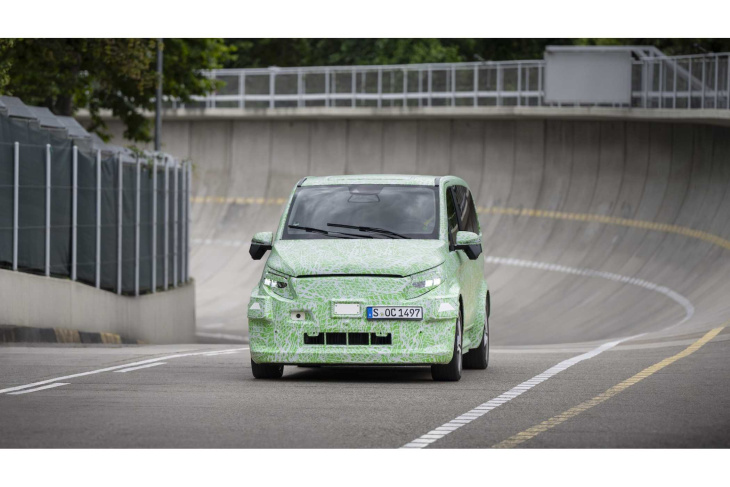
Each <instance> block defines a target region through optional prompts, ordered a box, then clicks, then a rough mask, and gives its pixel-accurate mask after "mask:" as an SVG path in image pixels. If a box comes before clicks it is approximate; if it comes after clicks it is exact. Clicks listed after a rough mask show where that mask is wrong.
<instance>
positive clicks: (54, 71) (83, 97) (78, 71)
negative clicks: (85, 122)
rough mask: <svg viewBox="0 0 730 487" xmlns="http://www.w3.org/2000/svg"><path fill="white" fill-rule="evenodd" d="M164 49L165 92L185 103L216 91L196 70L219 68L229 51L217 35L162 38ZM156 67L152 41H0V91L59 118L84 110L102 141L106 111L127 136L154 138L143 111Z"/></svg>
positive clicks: (151, 103) (151, 93)
mask: <svg viewBox="0 0 730 487" xmlns="http://www.w3.org/2000/svg"><path fill="white" fill-rule="evenodd" d="M163 46H164V54H165V63H164V84H163V91H164V93H165V95H167V96H171V97H175V98H179V99H181V100H183V101H187V100H189V99H190V96H192V95H202V94H205V93H207V92H209V91H210V90H212V89H214V88H215V85H214V82H213V81H211V80H209V79H207V78H205V77H204V76H202V74H201V73H200V70H201V69H213V68H218V67H221V66H222V63H223V62H225V61H227V60H228V59H229V57H231V56H232V52H233V48H230V47H228V46H226V45H225V44H224V43H223V41H222V40H221V39H167V40H165V41H164V43H163ZM3 66H6V73H7V77H8V79H7V80H6V83H5V85H3V84H2V73H3ZM155 69H156V41H155V40H154V39H15V40H14V44H13V45H12V47H11V48H6V49H3V48H2V45H0V90H2V91H3V92H6V93H11V94H13V95H14V96H18V97H20V98H21V99H22V100H23V101H24V102H25V103H28V104H30V105H41V106H45V107H48V108H49V109H51V111H53V113H55V114H57V115H73V114H74V113H75V112H76V111H77V110H78V109H80V108H87V109H88V110H89V112H90V115H91V125H90V126H89V127H88V128H89V130H91V131H94V132H97V133H98V134H99V135H100V136H101V137H102V138H104V139H107V140H108V138H109V134H108V133H107V132H106V124H105V123H104V120H103V119H102V117H101V113H102V111H103V110H110V111H111V112H112V114H113V115H114V116H115V117H117V118H119V119H120V120H121V121H122V122H123V123H124V124H125V132H124V137H125V138H127V139H128V140H132V141H137V142H147V141H150V140H151V138H152V134H151V125H152V124H151V121H150V120H149V119H148V118H147V117H145V115H144V112H145V111H146V110H153V109H154V97H155V88H156V80H157V77H156V76H157V75H156V71H155Z"/></svg>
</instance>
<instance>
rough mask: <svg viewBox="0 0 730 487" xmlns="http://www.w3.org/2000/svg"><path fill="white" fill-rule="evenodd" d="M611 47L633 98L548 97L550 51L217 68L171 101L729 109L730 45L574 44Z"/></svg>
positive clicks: (265, 105) (202, 104)
mask: <svg viewBox="0 0 730 487" xmlns="http://www.w3.org/2000/svg"><path fill="white" fill-rule="evenodd" d="M549 49H550V48H548V51H546V52H549ZM609 49H623V50H624V51H626V52H628V53H629V54H630V55H631V60H630V63H631V66H630V74H631V75H630V77H629V76H627V77H626V80H625V83H626V86H625V89H626V92H627V94H628V97H629V101H628V102H626V103H584V102H582V101H578V100H576V101H573V102H572V103H571V102H567V103H562V102H561V103H549V102H547V101H546V98H545V71H546V63H549V62H550V58H549V56H547V55H546V59H545V60H529V61H500V62H492V61H488V62H470V63H445V64H410V65H384V66H331V67H301V68H279V67H270V68H263V69H218V70H213V71H207V72H205V74H206V75H207V76H208V77H210V78H212V79H216V80H218V81H220V82H221V84H222V86H221V87H220V88H219V89H218V90H217V91H216V92H214V93H211V94H209V95H207V96H197V97H193V100H192V101H191V102H189V103H187V104H181V103H178V102H177V101H175V100H167V101H166V106H167V107H168V108H193V109H195V108H239V109H273V108H302V107H342V108H358V107H369V108H391V107H444V106H446V107H485V106H576V105H580V106H624V107H634V108H670V109H702V108H704V109H727V110H730V75H728V65H729V64H730V53H717V54H705V55H694V56H665V55H664V54H662V53H661V51H659V50H657V49H656V48H653V47H650V46H649V47H647V46H626V47H616V48H605V47H601V48H591V47H580V48H576V49H575V50H576V51H577V50H580V51H582V52H587V53H594V54H595V55H596V56H599V53H600V52H605V51H607V50H609ZM586 69H590V68H589V66H586ZM629 78H630V79H629ZM566 81H567V80H566ZM558 82H560V81H558Z"/></svg>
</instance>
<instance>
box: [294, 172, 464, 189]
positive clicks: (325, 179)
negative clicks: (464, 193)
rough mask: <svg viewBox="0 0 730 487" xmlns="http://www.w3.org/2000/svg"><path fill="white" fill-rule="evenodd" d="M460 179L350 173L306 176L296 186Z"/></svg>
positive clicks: (418, 183)
mask: <svg viewBox="0 0 730 487" xmlns="http://www.w3.org/2000/svg"><path fill="white" fill-rule="evenodd" d="M451 179H455V180H459V181H460V182H461V180H460V179H459V178H455V177H454V176H424V175H416V174H352V175H340V176H308V177H306V178H304V179H303V180H302V181H300V182H299V184H298V186H324V185H335V184H394V185H413V186H437V185H438V184H439V182H446V180H451Z"/></svg>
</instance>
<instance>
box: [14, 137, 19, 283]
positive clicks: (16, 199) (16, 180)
mask: <svg viewBox="0 0 730 487" xmlns="http://www.w3.org/2000/svg"><path fill="white" fill-rule="evenodd" d="M19 201H20V142H15V143H14V144H13V270H14V271H17V270H18V226H19V223H20V220H18V210H19V208H18V202H19Z"/></svg>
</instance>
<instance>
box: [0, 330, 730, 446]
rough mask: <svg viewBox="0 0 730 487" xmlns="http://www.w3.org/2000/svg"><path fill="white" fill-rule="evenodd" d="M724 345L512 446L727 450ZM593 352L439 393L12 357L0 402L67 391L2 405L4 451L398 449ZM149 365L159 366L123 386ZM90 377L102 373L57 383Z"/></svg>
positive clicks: (495, 435)
mask: <svg viewBox="0 0 730 487" xmlns="http://www.w3.org/2000/svg"><path fill="white" fill-rule="evenodd" d="M701 336H702V334H693V335H691V336H684V337H678V338H677V339H673V340H671V341H654V340H652V341H647V340H643V341H641V340H634V341H628V342H623V343H622V344H619V345H617V346H616V347H614V348H612V349H609V350H606V351H604V352H602V353H600V354H599V355H596V356H594V357H592V358H589V359H586V360H583V361H582V362H579V363H577V364H575V365H573V366H571V367H570V368H568V369H566V370H563V371H561V372H559V373H557V374H555V375H554V376H552V377H551V378H549V379H546V380H545V381H543V382H541V383H540V384H538V385H536V386H534V387H533V388H532V389H530V390H527V391H526V392H524V393H522V394H520V395H518V396H517V397H514V398H512V399H510V400H508V401H506V402H504V403H502V404H500V405H499V406H497V407H495V408H494V409H492V410H490V411H489V412H488V413H486V414H484V415H482V416H481V417H478V418H476V419H473V420H471V421H469V422H468V423H466V424H464V425H463V426H461V427H460V428H458V429H457V430H455V431H453V432H451V433H449V434H447V435H445V436H443V437H442V438H438V439H436V440H435V441H433V442H432V443H429V444H428V447H429V448H449V447H450V448H456V447H470V448H471V447H473V448H487V447H493V446H495V445H498V444H500V442H503V441H505V440H507V439H509V438H510V437H512V436H514V435H516V434H517V433H520V432H522V431H524V430H527V429H529V428H531V427H533V426H535V425H538V424H540V423H541V422H543V421H545V420H547V419H549V418H551V417H554V416H556V415H559V414H561V413H563V412H565V411H566V410H569V409H570V408H573V407H575V406H576V405H578V404H580V403H583V402H584V401H588V400H590V399H592V398H594V397H595V396H597V395H600V394H601V393H604V392H605V391H606V390H608V389H610V388H611V387H613V386H615V385H616V384H618V383H621V382H622V381H624V380H626V379H627V378H629V377H631V376H633V375H635V374H637V373H639V372H641V371H642V370H644V369H645V368H647V367H649V366H651V365H653V364H656V363H658V362H660V361H662V360H664V359H665V358H667V357H671V356H673V355H675V354H677V353H678V352H680V351H682V350H684V349H686V348H687V347H688V346H689V345H690V344H691V343H693V342H695V341H696V340H697V339H698V338H700V337H701ZM729 340H730V330H729V329H727V328H726V329H724V330H723V331H722V332H721V333H720V334H719V335H717V336H716V337H714V339H713V340H711V341H710V342H709V343H707V344H705V345H704V346H702V347H701V348H700V349H699V350H698V351H696V352H695V353H693V354H691V355H689V356H687V357H684V358H681V359H679V360H677V361H676V362H675V363H673V364H671V365H669V366H667V367H666V368H665V369H663V370H661V371H659V372H656V373H654V374H652V375H650V376H649V377H647V378H645V379H643V380H642V381H641V382H638V383H636V384H634V385H632V386H630V387H629V388H627V389H625V390H623V391H622V392H620V393H619V394H617V395H616V396H613V397H611V398H610V399H608V400H606V401H605V402H603V403H601V404H598V405H596V406H595V407H593V408H591V409H589V410H586V411H584V412H582V413H581V414H578V415H577V416H575V417H572V418H571V419H568V420H567V421H565V422H563V423H562V424H559V425H558V426H555V427H554V428H552V429H550V430H548V431H544V432H542V433H540V434H538V435H537V436H535V437H533V438H531V439H529V440H528V441H526V442H524V443H521V444H520V445H519V446H520V447H727V446H730V440H729V438H730V435H729V434H728V433H730V415H728V404H730V370H728V368H727V367H723V368H720V369H719V370H718V368H717V367H716V364H717V363H718V362H723V361H725V360H726V357H727V356H728V353H730V341H729ZM592 349H595V347H594V346H593V345H587V346H586V345H583V346H578V347H574V348H572V349H544V348H543V349H519V350H517V349H496V350H495V351H494V353H493V354H492V358H491V364H490V367H489V368H488V369H487V370H486V371H465V374H464V377H463V378H462V380H461V381H460V382H458V383H435V382H433V381H432V380H431V377H430V373H429V370H428V369H427V368H297V367H287V368H286V369H285V375H284V377H283V378H282V379H281V380H278V381H262V380H254V379H253V378H252V377H251V375H250V370H249V364H248V360H249V355H248V351H247V349H246V347H227V346H221V345H194V346H125V347H111V346H97V347H73V348H69V347H56V346H54V347H41V346H38V347H6V348H3V350H2V353H1V354H0V369H1V370H2V371H3V374H2V376H0V388H1V389H2V390H5V389H8V388H13V387H17V386H23V385H29V384H32V383H36V382H39V381H49V382H47V383H46V384H44V385H45V386H47V385H50V384H58V383H62V384H66V385H62V386H56V387H53V388H48V389H43V390H38V391H37V392H27V391H30V390H34V389H37V388H40V387H43V386H44V385H36V386H31V387H25V388H22V389H19V390H16V391H11V392H4V393H0V410H1V411H2V414H0V447H97V448H101V447H224V448H225V447H256V448H268V447H278V448H290V447H321V448H329V447H356V448H361V447H365V448H397V447H401V446H404V445H406V444H409V443H411V442H413V441H414V440H416V439H417V438H419V437H422V436H423V435H427V434H428V433H429V432H431V431H432V430H434V429H435V428H437V427H440V426H441V425H443V424H445V423H449V422H450V421H452V420H455V419H456V418H458V417H460V416H462V415H463V414H464V413H467V412H468V411H470V410H472V409H473V408H475V407H478V406H479V405H480V404H483V403H485V402H487V401H489V400H491V399H494V398H495V397H499V396H500V395H502V394H503V393H505V392H507V391H509V390H510V389H512V388H514V387H515V386H517V385H518V384H520V383H523V382H525V381H529V380H530V379H531V378H533V377H535V376H537V375H538V374H541V373H543V372H545V371H546V370H548V369H550V368H551V367H553V366H555V365H556V364H558V363H560V362H562V361H564V360H566V359H570V358H572V357H575V356H579V355H581V354H582V353H584V352H585V351H587V350H592ZM226 350H227V351H229V352H227V353H221V352H222V351H226ZM210 352H218V353H216V354H211V353H210ZM186 354H197V355H186ZM177 355H180V356H178V357H176V356H177ZM146 360H152V361H151V362H148V363H146V364H143V365H149V364H160V363H161V364H162V365H154V366H148V367H145V368H139V369H136V370H132V371H129V372H119V370H124V369H125V368H130V367H127V366H125V364H137V363H138V362H140V361H146ZM134 366H136V367H139V366H140V365H132V367H134ZM115 367H116V369H113V370H107V371H101V372H96V371H98V370H99V369H107V368H115ZM88 372H96V373H93V374H90V375H83V376H80V377H72V378H64V377H68V376H69V375H73V374H77V373H88ZM23 391H26V393H24V394H17V392H23ZM13 392H15V394H13ZM427 436H428V435H427Z"/></svg>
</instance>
